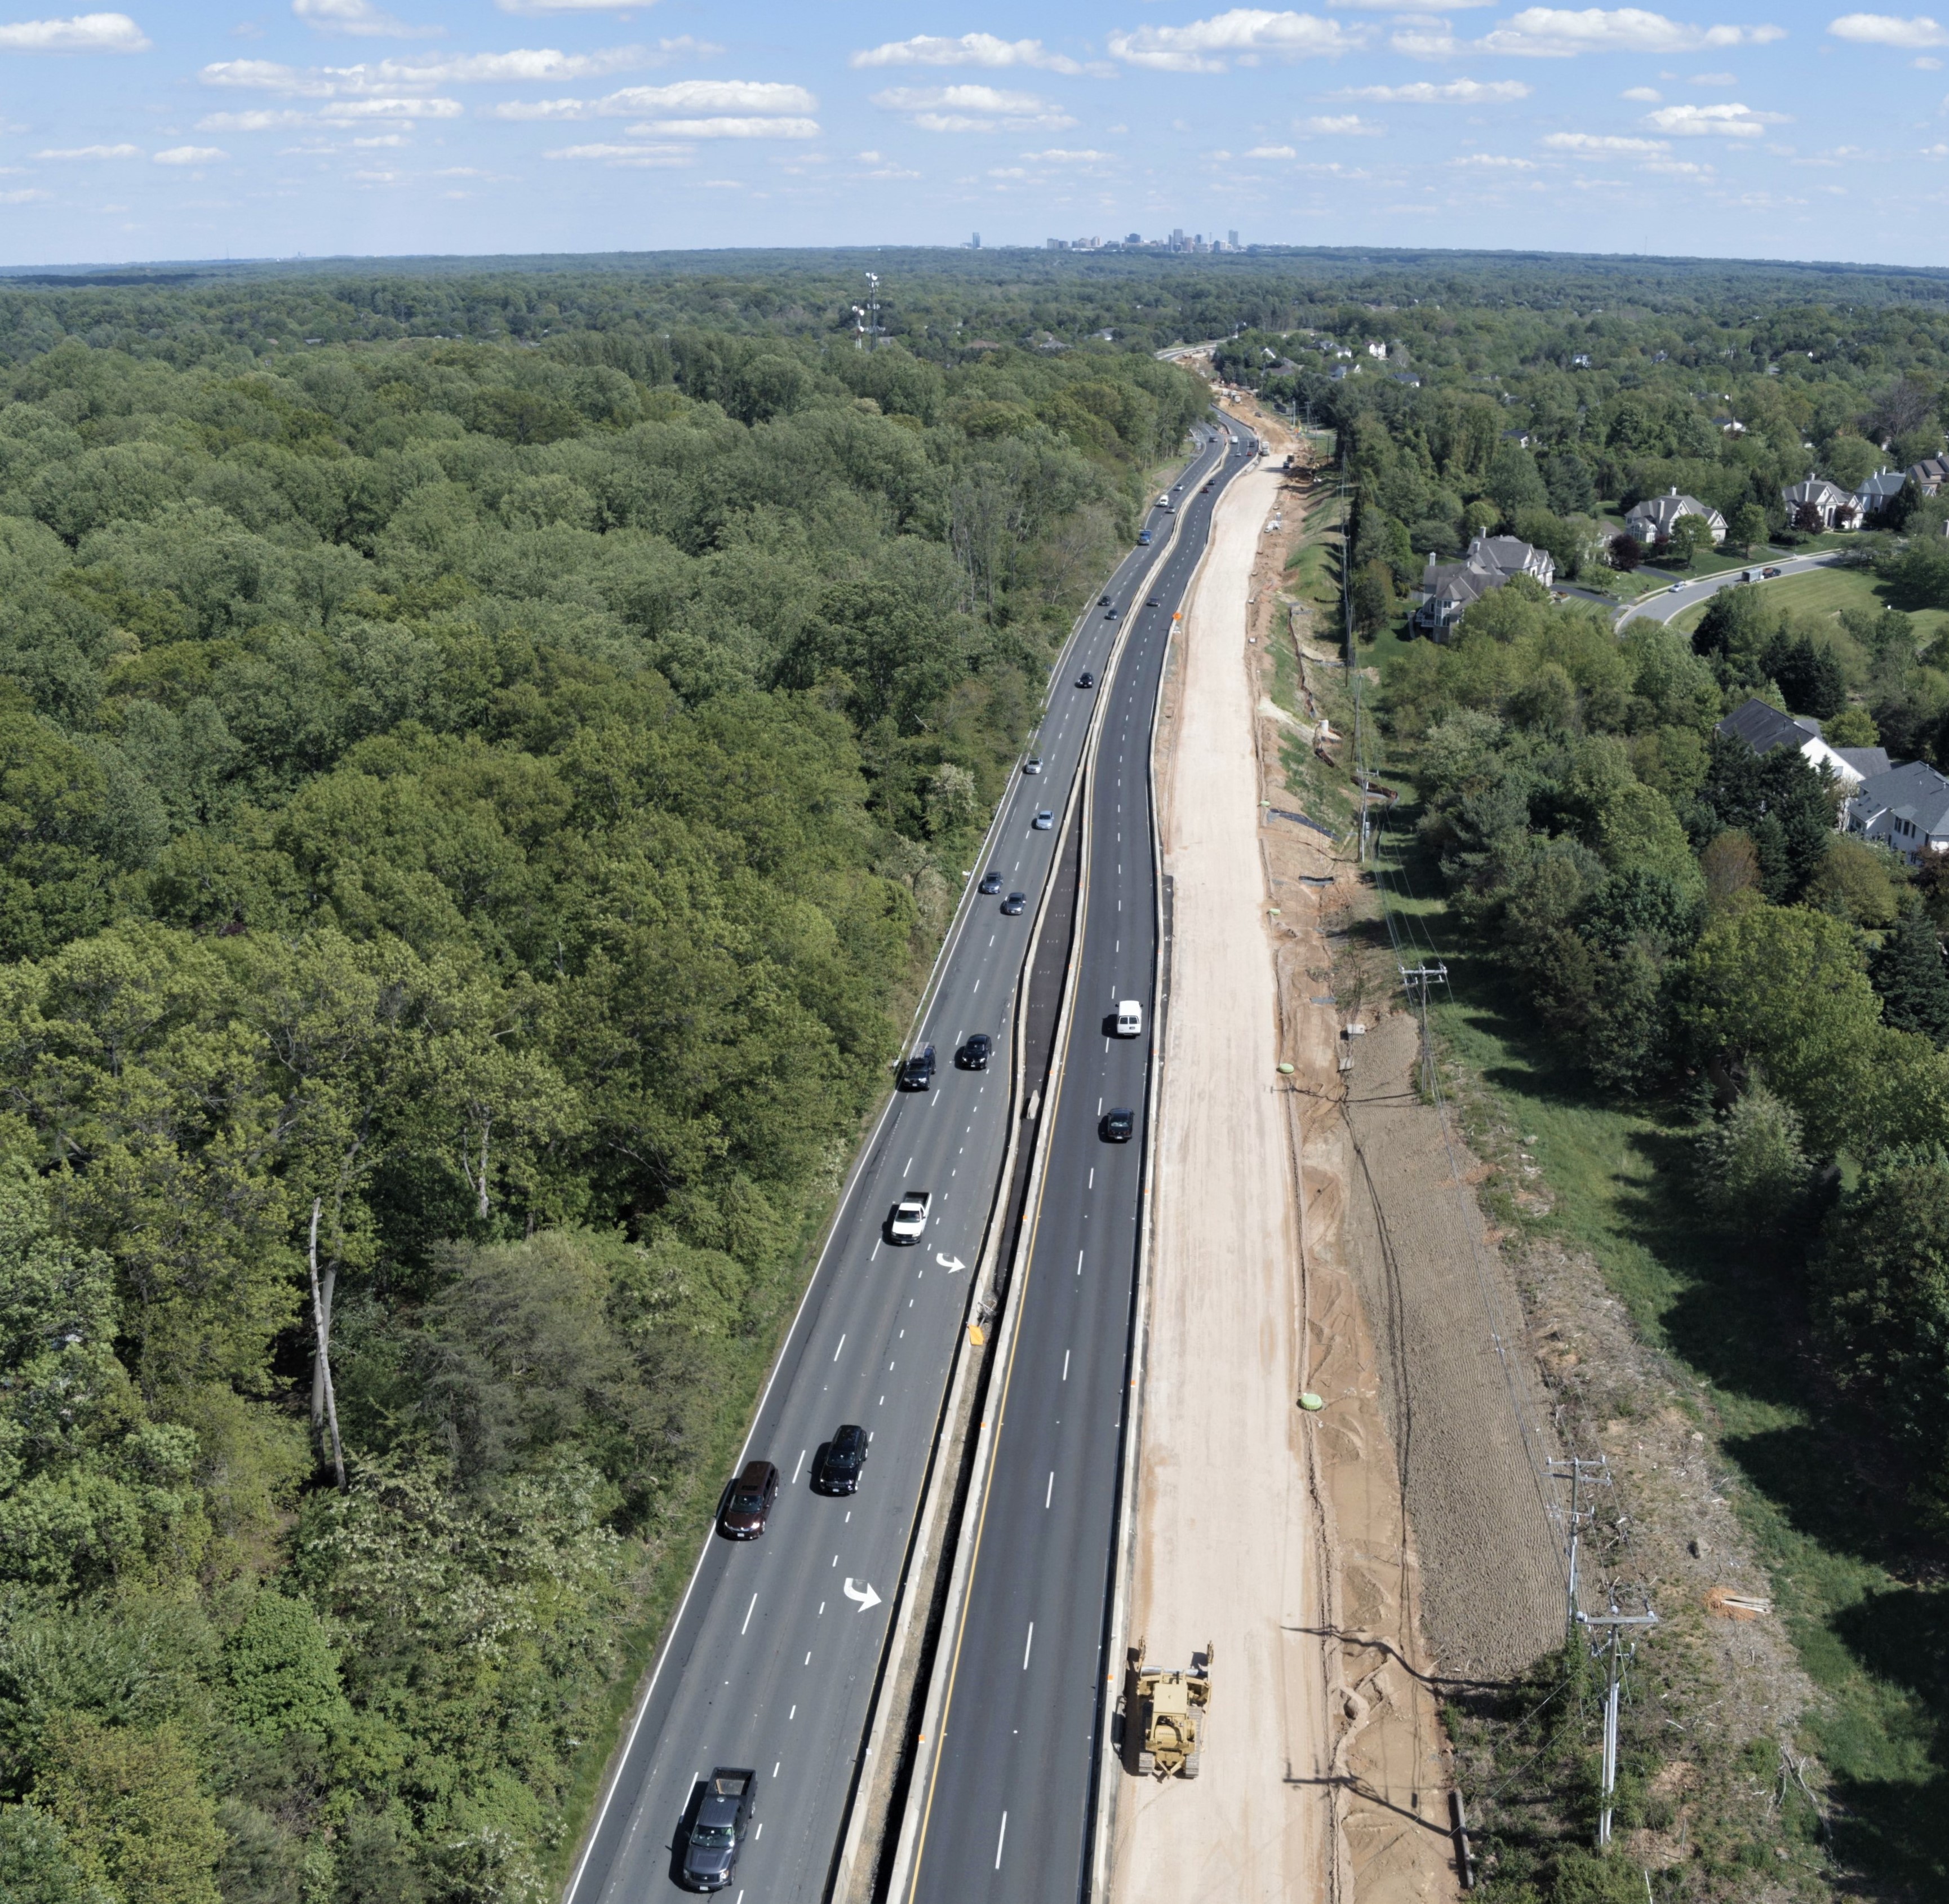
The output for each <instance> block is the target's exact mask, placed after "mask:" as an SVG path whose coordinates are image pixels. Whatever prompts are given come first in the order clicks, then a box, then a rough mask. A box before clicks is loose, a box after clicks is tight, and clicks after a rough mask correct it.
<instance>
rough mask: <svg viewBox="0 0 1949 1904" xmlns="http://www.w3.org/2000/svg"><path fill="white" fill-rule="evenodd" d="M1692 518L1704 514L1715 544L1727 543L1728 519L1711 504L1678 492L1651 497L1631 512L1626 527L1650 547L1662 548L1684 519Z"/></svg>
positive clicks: (1625, 520)
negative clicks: (1691, 516)
mask: <svg viewBox="0 0 1949 1904" xmlns="http://www.w3.org/2000/svg"><path fill="white" fill-rule="evenodd" d="M1688 515H1702V516H1703V517H1704V518H1705V526H1706V527H1708V528H1709V529H1710V530H1711V531H1712V540H1714V542H1715V543H1718V542H1724V540H1726V518H1724V516H1723V515H1721V514H1720V513H1719V512H1718V511H1717V509H1714V508H1713V507H1712V506H1711V504H1710V503H1709V502H1700V501H1699V499H1698V497H1697V496H1680V494H1679V493H1678V491H1677V490H1676V489H1674V490H1671V492H1670V493H1669V494H1668V495H1665V496H1646V498H1645V499H1644V500H1643V502H1640V503H1639V504H1638V505H1637V506H1636V507H1635V508H1633V509H1630V510H1629V511H1628V512H1627V513H1626V515H1625V517H1624V527H1626V528H1627V530H1630V533H1631V534H1633V536H1635V537H1637V539H1638V540H1639V541H1640V542H1641V543H1643V544H1644V545H1645V546H1646V548H1648V549H1649V548H1653V547H1659V546H1662V545H1664V544H1665V543H1668V542H1669V541H1670V540H1671V532H1672V530H1674V528H1675V527H1677V524H1678V522H1679V520H1680V518H1681V517H1683V516H1688Z"/></svg>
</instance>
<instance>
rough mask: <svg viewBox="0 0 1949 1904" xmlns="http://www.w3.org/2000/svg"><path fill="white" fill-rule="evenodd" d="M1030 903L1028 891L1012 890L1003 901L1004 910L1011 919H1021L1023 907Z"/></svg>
mask: <svg viewBox="0 0 1949 1904" xmlns="http://www.w3.org/2000/svg"><path fill="white" fill-rule="evenodd" d="M1028 903H1029V896H1028V894H1027V893H1025V892H1012V893H1010V894H1009V896H1008V898H1006V899H1005V900H1003V901H1002V911H1003V912H1004V913H1006V914H1007V916H1009V918H1010V919H1019V918H1020V917H1021V912H1022V908H1023V907H1024V906H1026V905H1027V904H1028Z"/></svg>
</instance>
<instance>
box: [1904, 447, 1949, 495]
mask: <svg viewBox="0 0 1949 1904" xmlns="http://www.w3.org/2000/svg"><path fill="white" fill-rule="evenodd" d="M1902 474H1904V476H1906V477H1907V478H1908V480H1909V481H1910V482H1911V483H1913V484H1914V485H1915V487H1916V489H1917V490H1919V492H1920V493H1922V494H1923V495H1924V496H1933V495H1934V494H1935V493H1936V491H1937V490H1939V489H1940V488H1941V487H1942V485H1943V484H1944V483H1949V456H1924V457H1923V459H1922V460H1921V462H1919V463H1910V465H1909V466H1908V467H1907V468H1906V469H1905V470H1904V471H1902Z"/></svg>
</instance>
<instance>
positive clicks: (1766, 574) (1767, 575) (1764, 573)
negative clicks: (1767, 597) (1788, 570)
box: [1760, 568, 1780, 582]
mask: <svg viewBox="0 0 1949 1904" xmlns="http://www.w3.org/2000/svg"><path fill="white" fill-rule="evenodd" d="M1779 573H1780V571H1779V570H1778V569H1776V568H1763V569H1761V571H1760V574H1761V577H1763V578H1764V580H1767V581H1769V582H1770V581H1771V580H1773V577H1775V576H1776V575H1777V574H1779Z"/></svg>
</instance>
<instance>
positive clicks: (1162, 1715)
mask: <svg viewBox="0 0 1949 1904" xmlns="http://www.w3.org/2000/svg"><path fill="white" fill-rule="evenodd" d="M1212 1652H1213V1648H1212V1647H1211V1646H1210V1645H1209V1644H1208V1645H1207V1646H1206V1647H1205V1651H1204V1653H1203V1654H1202V1655H1201V1656H1194V1657H1193V1658H1192V1663H1191V1664H1190V1665H1189V1666H1186V1667H1184V1668H1183V1669H1179V1668H1177V1667H1175V1666H1171V1667H1164V1666H1145V1664H1144V1642H1143V1641H1142V1640H1139V1641H1138V1642H1137V1643H1136V1645H1135V1646H1133V1647H1131V1648H1130V1652H1129V1654H1128V1660H1129V1669H1128V1671H1127V1672H1126V1673H1125V1675H1124V1697H1123V1698H1122V1700H1121V1702H1120V1703H1119V1706H1118V1710H1119V1712H1120V1713H1121V1716H1122V1718H1123V1722H1124V1727H1123V1736H1124V1755H1125V1758H1126V1760H1127V1762H1129V1763H1130V1766H1131V1767H1132V1769H1133V1770H1134V1771H1135V1772H1136V1775H1137V1776H1138V1777H1139V1778H1196V1777H1197V1776H1198V1753H1199V1751H1200V1750H1201V1747H1202V1746H1203V1745H1204V1743H1205V1715H1206V1714H1207V1713H1208V1712H1209V1711H1210V1710H1211V1656H1212Z"/></svg>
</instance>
